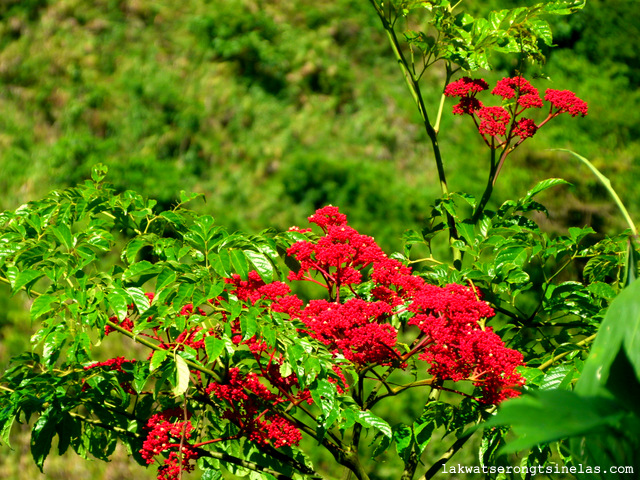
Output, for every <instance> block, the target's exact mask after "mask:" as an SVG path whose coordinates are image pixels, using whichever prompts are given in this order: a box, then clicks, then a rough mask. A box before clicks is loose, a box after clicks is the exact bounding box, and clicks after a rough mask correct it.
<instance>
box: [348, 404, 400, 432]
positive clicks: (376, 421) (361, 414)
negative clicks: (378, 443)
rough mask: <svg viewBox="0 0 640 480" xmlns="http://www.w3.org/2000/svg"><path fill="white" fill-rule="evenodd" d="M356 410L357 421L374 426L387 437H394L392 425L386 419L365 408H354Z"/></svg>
mask: <svg viewBox="0 0 640 480" xmlns="http://www.w3.org/2000/svg"><path fill="white" fill-rule="evenodd" d="M354 411H355V413H356V415H355V421H356V422H358V423H359V424H360V425H362V426H363V427H366V428H374V429H375V430H378V431H379V432H381V433H382V434H383V435H385V436H386V437H389V438H393V431H392V430H391V427H390V426H389V424H388V423H387V422H386V421H385V420H383V419H382V418H380V417H378V416H377V415H375V414H374V413H372V412H370V411H369V410H364V411H363V410H354Z"/></svg>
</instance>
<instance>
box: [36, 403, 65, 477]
mask: <svg viewBox="0 0 640 480" xmlns="http://www.w3.org/2000/svg"><path fill="white" fill-rule="evenodd" d="M57 413H58V412H56V411H55V410H54V408H53V406H50V407H49V408H47V410H45V411H44V413H43V414H42V415H40V418H38V420H37V421H36V423H35V425H34V426H33V429H32V430H31V456H32V457H33V460H34V461H35V463H36V465H37V466H38V468H39V469H40V471H41V472H43V470H42V466H43V465H44V461H45V459H46V458H47V456H48V455H49V451H50V450H51V442H52V441H53V437H54V436H55V433H56V425H57V423H58V418H59V417H58V415H57ZM43 473H44V472H43Z"/></svg>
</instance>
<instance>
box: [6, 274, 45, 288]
mask: <svg viewBox="0 0 640 480" xmlns="http://www.w3.org/2000/svg"><path fill="white" fill-rule="evenodd" d="M43 276H44V272H42V271H41V270H23V271H22V272H19V273H18V274H17V275H16V277H15V281H14V282H13V284H12V287H13V288H12V292H13V293H16V292H17V291H18V290H20V289H21V288H22V287H26V288H27V290H28V289H29V288H28V287H27V285H30V284H32V283H34V282H35V281H36V280H38V279H39V278H41V277H43Z"/></svg>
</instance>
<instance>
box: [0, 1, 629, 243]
mask: <svg viewBox="0 0 640 480" xmlns="http://www.w3.org/2000/svg"><path fill="white" fill-rule="evenodd" d="M482 3H483V4H486V8H498V7H510V6H515V5H522V4H525V3H532V2H523V1H522V0H520V1H516V0H510V1H509V0H502V1H496V0H494V1H491V2H482ZM634 3H635V2H633V1H631V0H608V1H604V0H590V1H589V2H588V6H587V8H586V9H585V10H584V11H583V12H581V13H579V14H577V15H573V16H571V17H562V18H559V19H552V20H553V21H554V22H555V23H554V29H555V32H556V40H557V43H558V45H559V48H558V49H557V50H554V51H553V53H551V54H550V55H549V62H548V64H547V65H545V66H544V67H543V69H542V70H541V71H538V69H532V70H531V71H530V72H528V73H529V74H530V75H533V74H537V75H539V74H543V75H545V76H548V77H550V79H551V80H550V81H547V80H542V79H540V80H538V81H537V82H535V83H536V86H538V88H540V89H541V90H544V89H545V88H548V87H552V88H561V89H564V88H568V89H572V90H574V91H576V93H577V94H578V95H579V96H581V97H582V98H584V99H585V100H586V101H587V102H588V103H589V105H590V113H589V116H588V117H586V118H584V119H571V118H566V119H564V118H563V119H561V120H560V119H559V120H558V121H556V122H555V125H550V126H549V127H546V128H545V130H546V131H543V132H541V133H540V135H539V136H538V137H536V138H534V139H533V140H532V141H530V142H528V144H525V145H524V146H523V148H522V149H520V151H519V152H517V155H514V156H513V157H512V158H510V165H508V168H507V169H506V172H505V175H504V177H503V179H502V180H501V182H500V183H499V185H498V189H497V193H496V199H497V200H498V201H499V200H500V199H504V198H506V197H509V196H514V195H518V194H521V193H522V192H523V191H524V189H525V188H527V187H530V186H531V185H532V184H533V182H535V181H536V180H538V179H540V178H542V177H546V176H551V175H553V176H563V177H566V178H568V179H569V180H571V181H573V182H574V183H576V187H575V189H574V190H573V191H567V192H563V193H562V195H567V196H568V198H570V201H569V202H567V201H564V200H563V201H562V202H559V205H562V207H563V211H560V212H558V214H559V215H560V214H563V215H565V217H567V216H570V217H571V218H570V219H569V220H566V221H570V222H575V223H580V222H582V221H583V219H582V217H583V216H584V215H588V216H591V217H593V216H594V215H596V216H597V215H600V216H601V217H602V218H603V219H604V218H606V216H607V213H608V212H607V210H606V207H602V206H601V200H602V197H601V192H599V191H598V189H597V186H596V184H595V182H594V181H591V179H590V178H588V176H587V175H585V172H584V171H582V170H581V169H580V167H579V166H578V165H577V164H573V163H569V162H570V161H569V160H568V159H567V158H565V157H559V156H557V155H555V154H551V153H548V152H545V151H544V149H546V148H554V147H564V148H574V149H575V150H577V151H578V152H579V153H581V154H582V155H584V156H586V157H588V158H590V159H592V160H593V161H594V162H595V163H596V164H597V165H598V166H599V167H600V168H602V169H603V171H604V172H605V173H607V174H608V175H610V176H611V177H613V179H614V185H615V186H616V187H617V188H618V189H620V191H621V194H622V197H623V198H624V199H626V200H627V201H628V203H630V205H631V207H632V209H633V207H634V205H637V204H638V202H637V200H638V194H637V193H636V191H635V188H633V183H634V182H633V181H632V180H633V175H635V173H636V172H637V168H638V160H637V154H636V153H635V152H637V151H638V148H637V142H638V140H637V139H638V137H640V135H639V133H640V132H639V129H640V118H638V117H639V116H640V113H639V112H640V109H638V108H637V107H638V104H639V103H640V98H639V95H640V94H639V93H638V88H637V87H638V84H639V82H640V65H639V61H638V57H637V55H636V51H635V47H634V45H637V44H638V41H640V34H639V33H638V25H639V24H640V22H639V21H638V20H640V19H639V18H638V17H639V16H640V13H638V9H637V8H635V5H634ZM474 5H475V6H474ZM470 8H471V9H475V10H479V9H480V7H478V6H477V2H476V3H472V4H471V6H470ZM0 18H1V22H0V85H1V87H0V110H1V111H2V115H0V165H1V168H2V173H3V174H2V175H1V176H0V188H1V189H2V192H3V195H2V196H1V198H0V208H2V209H8V208H16V207H17V206H18V205H20V204H21V203H23V202H25V201H28V200H30V199H33V198H36V197H38V196H40V195H42V194H45V193H47V192H48V191H49V190H50V189H53V188H59V187H65V186H69V185H74V184H76V183H78V182H80V181H82V180H83V179H84V178H87V177H88V174H89V171H90V168H91V165H93V164H95V163H97V162H103V163H105V164H107V165H108V166H109V168H110V174H109V180H110V181H111V182H113V183H114V184H115V185H116V186H117V187H118V188H119V189H122V190H125V189H134V190H138V191H141V192H142V193H144V194H145V195H149V196H152V197H154V198H156V199H158V200H159V201H160V202H161V203H162V204H164V205H165V206H168V205H170V204H171V203H172V202H173V201H174V199H175V198H176V197H177V196H178V194H179V191H180V190H182V189H184V190H195V191H198V192H202V193H205V195H206V198H207V205H206V206H203V207H202V208H204V209H206V210H207V211H209V212H211V213H213V214H214V215H215V216H216V218H217V220H218V221H219V222H220V223H222V224H225V225H227V226H228V227H229V228H230V229H245V230H254V231H255V230H259V229H263V228H266V227H276V228H279V229H282V228H287V227H289V226H290V225H292V224H298V223H305V218H306V216H308V215H309V214H310V213H311V212H312V211H313V209H315V208H317V207H319V206H322V205H324V204H327V203H332V204H336V205H339V206H341V207H342V208H343V209H344V210H345V211H346V212H347V213H349V214H350V216H351V219H352V221H353V223H354V224H355V226H356V227H357V228H361V229H363V230H364V231H366V232H367V233H370V234H373V235H375V236H376V238H377V239H378V240H379V241H380V242H381V243H382V244H383V246H384V247H386V248H395V249H397V248H399V245H400V241H399V239H400V236H401V234H402V231H403V230H405V229H406V228H409V227H419V226H420V223H421V221H422V220H423V219H424V217H425V212H427V211H428V206H429V205H430V203H432V202H433V200H434V198H436V197H437V196H438V189H437V185H436V182H435V181H434V177H435V171H434V165H433V162H432V158H431V152H430V150H429V148H428V146H427V143H426V142H425V139H426V135H425V134H424V132H423V129H422V128H421V127H420V125H419V123H418V122H417V113H416V112H415V108H414V106H413V104H412V101H411V99H410V97H409V96H408V95H407V93H406V92H405V85H404V82H403V79H402V77H401V76H400V74H399V71H398V69H397V67H396V65H395V62H394V61H393V60H392V56H391V51H390V49H389V48H388V45H387V42H386V38H385V37H384V35H383V32H382V29H381V28H380V26H379V25H378V21H377V18H375V14H374V12H373V11H372V9H371V7H370V5H369V4H368V2H366V1H364V0H336V1H333V2H313V1H310V0H279V1H259V0H226V1H222V2H220V1H204V0H187V1H184V2H180V4H176V3H175V2H169V1H166V0H165V1H150V0H131V1H124V0H97V1H91V2H89V1H82V0H59V1H46V0H26V1H18V0H7V1H4V2H2V4H1V6H0ZM516 62H517V59H515V58H504V59H497V65H498V66H500V67H502V69H503V71H502V72H495V73H492V74H489V75H488V77H490V78H496V77H499V76H500V75H503V74H505V73H513V69H514V68H515V66H516ZM441 81H442V80H441V72H440V71H439V70H438V68H437V66H436V67H435V68H434V69H433V70H432V73H431V76H430V77H428V78H426V80H425V84H424V88H425V93H426V96H427V97H428V99H429V100H432V101H435V100H436V98H437V96H438V95H439V93H440V88H442V86H441ZM434 107H435V105H434ZM450 107H451V105H449V104H448V105H447V107H446V112H447V113H448V112H449V110H450ZM467 120H468V119H466V118H460V117H456V118H452V116H451V115H445V119H444V124H443V128H442V135H441V143H442V144H443V150H444V155H445V165H446V168H447V174H448V176H449V178H450V187H451V189H452V190H458V191H461V190H465V191H469V192H470V193H472V194H479V192H480V189H481V188H482V185H483V183H484V176H485V171H484V167H485V166H486V163H487V158H486V151H485V150H484V149H482V147H481V144H480V139H479V137H478V136H477V134H476V133H475V132H474V131H473V126H472V125H471V124H470V123H469V122H468V121H467ZM571 209H573V210H575V211H573V210H572V211H569V210H571ZM565 210H566V211H565ZM636 211H637V210H636Z"/></svg>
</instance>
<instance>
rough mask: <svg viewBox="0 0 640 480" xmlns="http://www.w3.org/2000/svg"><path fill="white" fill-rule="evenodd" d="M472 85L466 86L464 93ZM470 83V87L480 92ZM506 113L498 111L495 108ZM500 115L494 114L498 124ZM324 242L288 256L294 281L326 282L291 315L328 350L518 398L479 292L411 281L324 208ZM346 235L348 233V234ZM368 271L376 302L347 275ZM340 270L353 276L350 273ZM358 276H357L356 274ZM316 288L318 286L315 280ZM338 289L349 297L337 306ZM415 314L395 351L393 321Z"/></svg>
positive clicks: (486, 395) (487, 396) (512, 368)
mask: <svg viewBox="0 0 640 480" xmlns="http://www.w3.org/2000/svg"><path fill="white" fill-rule="evenodd" d="M465 85H466V86H469V84H468V82H467V83H465V84H464V85H462V86H458V88H459V89H463V88H464V87H465ZM479 88H480V87H479V86H478V85H477V84H471V86H469V91H474V90H471V89H476V90H477V89H479ZM493 108H501V107H493ZM498 117H499V113H498V112H496V118H498ZM309 220H310V221H311V222H313V223H316V224H317V225H319V226H320V227H321V228H322V229H323V231H324V232H325V236H324V237H322V238H320V239H319V240H318V241H317V243H314V242H311V241H299V242H297V243H295V244H294V245H293V246H292V247H291V248H289V250H288V253H289V254H290V255H293V256H294V257H295V258H296V259H298V260H299V261H300V264H301V268H300V272H299V273H297V274H295V273H294V274H293V275H292V277H293V278H296V279H304V280H310V281H316V280H315V279H314V278H313V277H312V273H313V272H317V273H319V274H320V276H321V277H322V278H323V280H324V282H325V284H326V286H325V288H327V290H328V291H329V295H330V297H332V296H333V297H334V298H332V299H331V300H329V301H327V300H311V301H310V302H309V303H308V304H307V305H306V306H305V307H304V308H302V309H301V310H300V311H299V313H296V312H290V313H292V314H294V315H293V316H294V317H295V318H299V319H300V320H302V322H303V323H304V324H305V325H306V326H307V327H308V329H309V330H308V332H309V334H310V335H311V336H312V337H314V338H316V339H318V340H320V341H321V342H322V343H324V344H325V345H327V346H328V347H329V349H330V350H332V351H333V352H334V354H335V355H342V356H343V357H344V358H346V359H347V360H348V361H350V362H352V363H354V364H356V365H360V366H362V365H366V364H371V363H376V364H383V365H384V364H387V365H389V364H392V363H393V362H394V361H397V362H398V365H400V366H401V365H403V364H404V361H405V360H407V359H408V358H409V356H411V355H413V354H418V355H419V357H418V358H420V359H422V360H424V361H426V362H428V363H429V364H430V367H429V369H428V371H429V373H430V374H432V375H433V376H434V378H435V379H437V380H440V381H444V380H453V381H460V380H468V381H471V382H473V384H474V385H476V386H477V387H478V388H479V389H480V391H481V392H482V401H483V402H485V403H497V402H500V401H501V400H503V399H504V398H507V397H511V396H514V395H517V391H516V390H514V388H515V387H518V386H520V385H522V384H523V379H522V377H521V376H520V375H519V374H518V373H517V372H516V367H517V366H519V365H522V360H523V357H522V355H521V354H520V353H519V352H517V351H515V350H511V349H509V348H507V347H506V346H505V345H504V343H503V342H502V340H501V339H500V337H498V336H497V335H496V334H495V333H493V331H492V330H491V328H484V327H483V325H484V319H486V318H490V317H492V316H493V315H494V312H493V310H492V309H491V307H490V306H489V305H488V304H487V303H486V302H483V301H482V300H481V299H480V298H479V292H477V291H476V290H475V289H472V288H469V287H466V286H463V285H447V286H446V287H444V288H443V287H438V286H436V285H430V284H428V283H426V282H425V281H424V279H422V278H421V277H418V276H416V275H413V274H412V272H411V268H409V267H407V266H405V265H403V264H402V263H401V262H399V261H398V260H394V259H390V258H388V257H387V256H386V255H385V254H384V253H383V252H382V250H381V249H380V248H379V247H378V246H377V245H376V244H375V242H374V241H373V239H372V238H371V237H365V236H363V235H360V234H359V233H358V232H356V231H355V230H353V229H352V228H351V227H348V226H347V219H346V216H344V215H343V214H340V213H339V211H338V209H337V208H336V207H325V208H322V209H320V210H318V211H317V212H316V214H315V215H313V216H311V217H309ZM345 232H346V233H345ZM367 266H371V270H370V279H371V283H372V284H373V288H371V289H370V292H371V293H370V295H371V296H372V298H363V297H361V296H360V295H358V294H357V293H356V291H355V289H354V288H353V284H352V283H351V282H344V281H343V279H344V278H345V277H347V276H348V277H349V278H356V277H357V278H358V279H359V280H358V282H361V281H362V279H363V277H364V274H363V271H362V270H363V269H364V268H365V267H367ZM343 272H351V273H350V274H349V275H346V274H344V273H343ZM354 272H355V273H354ZM316 283H320V282H317V281H316ZM340 286H343V287H344V288H347V289H349V291H350V293H351V295H352V297H351V298H349V299H348V300H346V301H343V302H341V301H340ZM402 312H410V313H411V314H412V317H411V318H410V320H409V321H408V322H407V325H415V326H417V327H418V329H419V330H420V332H421V333H420V334H419V335H418V337H417V338H416V340H415V342H414V344H413V348H412V350H411V351H410V352H409V354H405V355H401V354H400V352H399V351H398V350H397V349H396V343H397V336H398V332H397V330H396V329H395V327H393V326H392V325H391V324H390V323H389V320H390V318H391V316H392V315H394V314H399V313H402Z"/></svg>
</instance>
